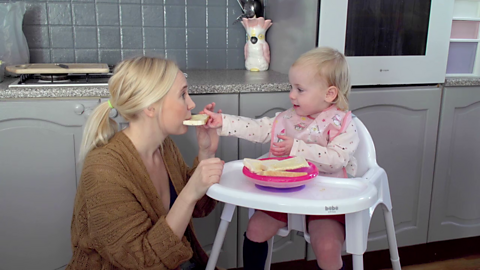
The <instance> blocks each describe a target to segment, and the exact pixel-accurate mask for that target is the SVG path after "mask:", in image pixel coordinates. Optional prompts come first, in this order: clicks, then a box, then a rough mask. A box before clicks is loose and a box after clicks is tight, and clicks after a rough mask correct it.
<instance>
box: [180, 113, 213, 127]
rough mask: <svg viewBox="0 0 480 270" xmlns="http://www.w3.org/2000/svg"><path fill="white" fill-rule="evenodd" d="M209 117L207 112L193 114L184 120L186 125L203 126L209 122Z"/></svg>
mask: <svg viewBox="0 0 480 270" xmlns="http://www.w3.org/2000/svg"><path fill="white" fill-rule="evenodd" d="M208 117H209V116H208V115H207V114H195V115H192V118H190V119H188V120H185V121H183V124H184V125H186V126H203V125H205V124H206V123H207V120H208Z"/></svg>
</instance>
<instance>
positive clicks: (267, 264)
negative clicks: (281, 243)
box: [264, 236, 275, 270]
mask: <svg viewBox="0 0 480 270" xmlns="http://www.w3.org/2000/svg"><path fill="white" fill-rule="evenodd" d="M274 238H275V236H274V237H272V238H270V239H269V240H268V241H267V243H268V252H267V260H266V261H265V268H264V269H265V270H270V265H271V264H272V254H273V239H274Z"/></svg>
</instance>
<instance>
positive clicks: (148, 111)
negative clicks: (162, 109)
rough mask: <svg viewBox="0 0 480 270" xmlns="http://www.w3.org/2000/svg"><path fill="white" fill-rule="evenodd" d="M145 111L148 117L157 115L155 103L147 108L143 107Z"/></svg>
mask: <svg viewBox="0 0 480 270" xmlns="http://www.w3.org/2000/svg"><path fill="white" fill-rule="evenodd" d="M143 113H144V114H145V115H146V116H148V117H153V116H155V107H154V105H153V104H152V105H150V106H148V107H147V108H145V109H143Z"/></svg>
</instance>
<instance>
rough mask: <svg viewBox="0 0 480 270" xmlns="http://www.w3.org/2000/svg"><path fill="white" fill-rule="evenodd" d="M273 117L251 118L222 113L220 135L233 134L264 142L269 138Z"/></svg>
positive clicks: (241, 137)
mask: <svg viewBox="0 0 480 270" xmlns="http://www.w3.org/2000/svg"><path fill="white" fill-rule="evenodd" d="M274 120H275V117H274V118H269V117H263V118H260V119H252V118H248V117H242V116H234V115H228V114H222V122H223V123H222V128H221V130H220V129H218V134H219V135H221V136H235V137H238V138H240V139H245V140H249V141H252V142H259V143H266V142H269V141H270V139H271V132H272V124H273V121H274Z"/></svg>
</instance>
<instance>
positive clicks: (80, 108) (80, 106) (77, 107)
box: [73, 104, 85, 115]
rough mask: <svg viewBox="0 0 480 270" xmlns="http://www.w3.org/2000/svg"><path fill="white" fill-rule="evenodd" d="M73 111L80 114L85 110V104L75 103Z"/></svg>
mask: <svg viewBox="0 0 480 270" xmlns="http://www.w3.org/2000/svg"><path fill="white" fill-rule="evenodd" d="M73 111H74V112H75V114H77V115H81V114H83V112H84V111H85V106H83V104H76V105H75V108H74V109H73Z"/></svg>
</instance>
